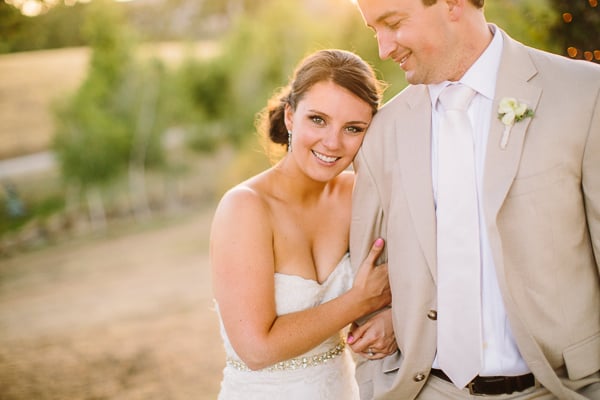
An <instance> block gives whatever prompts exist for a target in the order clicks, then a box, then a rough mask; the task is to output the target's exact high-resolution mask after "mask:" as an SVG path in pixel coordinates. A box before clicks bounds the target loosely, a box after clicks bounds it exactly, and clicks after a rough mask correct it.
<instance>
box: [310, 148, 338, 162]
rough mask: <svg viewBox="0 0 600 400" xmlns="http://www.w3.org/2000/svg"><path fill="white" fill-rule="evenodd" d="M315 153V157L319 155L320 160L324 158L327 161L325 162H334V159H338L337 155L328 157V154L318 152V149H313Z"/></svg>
mask: <svg viewBox="0 0 600 400" xmlns="http://www.w3.org/2000/svg"><path fill="white" fill-rule="evenodd" d="M313 154H314V155H315V157H317V158H318V159H319V160H323V161H325V162H328V163H332V162H334V161H336V160H337V159H338V158H337V157H328V156H326V155H324V154H321V153H317V152H316V151H313Z"/></svg>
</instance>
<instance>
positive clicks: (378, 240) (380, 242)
mask: <svg viewBox="0 0 600 400" xmlns="http://www.w3.org/2000/svg"><path fill="white" fill-rule="evenodd" d="M381 246H383V239H382V238H378V239H377V240H376V241H375V247H381Z"/></svg>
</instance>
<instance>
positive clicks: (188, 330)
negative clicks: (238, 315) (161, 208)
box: [0, 209, 224, 400]
mask: <svg viewBox="0 0 600 400" xmlns="http://www.w3.org/2000/svg"><path fill="white" fill-rule="evenodd" d="M211 215H212V209H209V210H206V211H203V212H197V213H195V214H192V215H187V216H185V218H180V219H178V220H177V221H171V222H169V223H168V224H166V225H164V226H159V227H154V228H148V229H145V230H137V231H134V232H128V233H125V232H122V233H116V234H113V235H111V236H109V237H104V238H96V239H86V240H83V241H82V240H79V241H76V242H66V243H63V244H61V245H59V246H56V247H52V248H47V249H44V250H39V251H36V252H32V253H28V254H24V255H21V256H19V257H16V258H11V259H8V260H2V264H1V265H0V399H2V400H17V399H18V400H25V399H27V400H29V399H38V400H46V399H48V400H49V399H74V400H75V399H127V400H134V399H161V400H163V399H192V398H193V399H199V400H207V399H214V398H216V393H217V391H218V385H219V382H220V379H221V369H222V367H223V365H224V353H223V349H222V346H221V343H220V339H219V336H218V323H217V319H216V316H215V314H214V312H213V310H212V300H211V299H212V292H211V285H210V272H209V267H208V260H207V241H208V227H209V225H210V218H211Z"/></svg>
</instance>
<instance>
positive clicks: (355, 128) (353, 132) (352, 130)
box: [346, 125, 365, 135]
mask: <svg viewBox="0 0 600 400" xmlns="http://www.w3.org/2000/svg"><path fill="white" fill-rule="evenodd" d="M364 131H365V128H361V127H359V126H354V125H352V126H348V127H347V128H346V132H348V133H349V134H351V135H360V134H361V133H363V132H364Z"/></svg>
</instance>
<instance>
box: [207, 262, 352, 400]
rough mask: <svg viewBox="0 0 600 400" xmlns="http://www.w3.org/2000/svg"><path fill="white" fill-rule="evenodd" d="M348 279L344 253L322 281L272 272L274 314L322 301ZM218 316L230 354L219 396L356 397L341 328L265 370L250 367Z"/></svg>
mask: <svg viewBox="0 0 600 400" xmlns="http://www.w3.org/2000/svg"><path fill="white" fill-rule="evenodd" d="M352 281H353V273H352V268H351V266H350V258H349V255H348V254H346V255H345V256H344V257H343V258H342V260H341V261H340V262H339V263H338V265H337V266H336V267H335V269H334V270H333V271H332V272H331V274H330V275H329V277H327V279H326V280H325V281H324V282H323V283H319V282H317V281H315V280H312V279H305V278H302V277H300V276H297V275H287V274H281V273H276V274H275V304H276V312H277V315H284V314H289V313H292V312H296V311H301V310H305V309H308V308H312V307H315V306H317V305H319V304H322V303H325V302H327V301H329V300H331V299H333V298H335V297H337V296H339V295H341V294H342V293H344V292H345V291H347V290H348V289H349V288H350V287H351V286H352ZM217 312H218V305H217ZM219 321H220V327H221V337H222V340H223V344H224V346H225V352H226V355H227V360H228V361H227V365H226V366H225V369H224V371H223V382H222V383H221V393H220V395H219V399H220V400H234V399H244V400H250V399H261V400H267V399H280V398H281V399H284V398H285V400H292V399H296V398H298V399H308V398H310V399H354V398H358V395H357V393H358V391H357V389H356V383H355V381H354V363H353V361H352V358H351V356H350V354H349V353H348V351H347V350H345V349H344V348H343V347H341V346H340V342H341V345H342V346H343V339H342V334H341V332H340V333H337V334H335V335H332V336H331V337H330V338H329V339H327V340H325V341H324V342H323V343H321V344H320V345H318V346H316V347H315V348H313V349H311V350H310V351H308V352H307V353H305V354H302V355H301V356H299V357H296V358H294V359H293V360H289V361H287V362H283V363H278V364H276V365H275V366H272V367H270V368H266V369H264V370H260V371H250V370H248V369H247V367H245V364H243V362H241V360H240V358H239V357H238V355H237V354H236V353H235V350H234V349H233V347H232V346H231V343H230V342H229V338H228V337H227V333H226V332H225V329H224V326H223V323H222V321H221V318H220V316H219Z"/></svg>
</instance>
